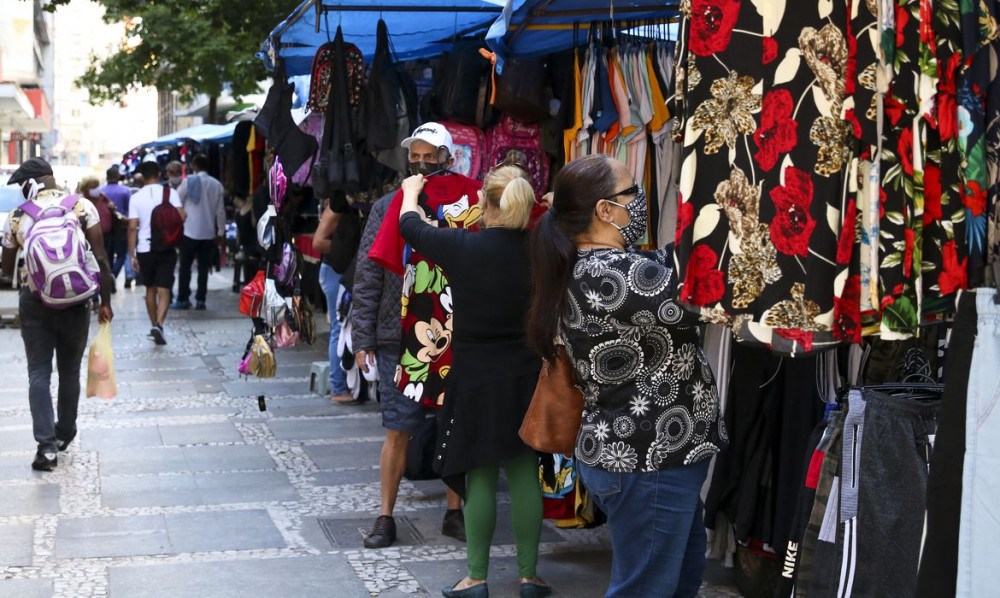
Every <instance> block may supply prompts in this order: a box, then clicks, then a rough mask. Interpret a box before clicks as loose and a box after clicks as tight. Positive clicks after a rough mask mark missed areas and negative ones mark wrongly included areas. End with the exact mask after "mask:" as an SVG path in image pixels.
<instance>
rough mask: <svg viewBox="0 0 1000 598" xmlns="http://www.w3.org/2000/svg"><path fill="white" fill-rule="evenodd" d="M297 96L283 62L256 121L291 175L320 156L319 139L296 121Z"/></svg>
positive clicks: (275, 74)
mask: <svg viewBox="0 0 1000 598" xmlns="http://www.w3.org/2000/svg"><path fill="white" fill-rule="evenodd" d="M293 95H295V85H293V84H291V83H289V82H288V79H287V77H286V76H285V68H284V65H283V63H281V62H279V63H278V64H277V66H276V68H275V71H274V84H273V85H271V89H269V90H268V92H267V99H266V100H265V101H264V106H263V107H262V108H261V109H260V112H259V113H258V114H257V118H255V119H254V121H253V122H254V126H255V127H256V128H257V129H258V130H259V131H260V132H261V133H263V134H264V135H265V136H266V137H267V141H268V143H269V144H270V145H271V147H273V148H274V151H275V153H276V154H277V155H278V157H279V158H281V163H282V164H283V165H284V168H285V171H286V172H289V173H295V172H297V171H298V170H299V168H300V167H301V166H302V165H303V164H305V163H306V162H308V161H311V160H312V159H313V157H314V156H315V155H316V140H315V139H314V138H313V137H312V136H310V135H307V134H306V133H303V132H302V131H300V130H299V128H298V126H297V125H296V124H295V120H294V119H293V118H292V96H293ZM248 149H249V148H248ZM262 149H263V148H262ZM252 188H254V189H256V187H252Z"/></svg>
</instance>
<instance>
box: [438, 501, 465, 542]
mask: <svg viewBox="0 0 1000 598" xmlns="http://www.w3.org/2000/svg"><path fill="white" fill-rule="evenodd" d="M441 534H442V535H445V536H448V537H449V538H455V539H456V540H458V541H459V542H465V515H463V514H462V510H461V509H455V510H451V509H449V510H448V511H446V512H445V514H444V521H443V522H442V523H441Z"/></svg>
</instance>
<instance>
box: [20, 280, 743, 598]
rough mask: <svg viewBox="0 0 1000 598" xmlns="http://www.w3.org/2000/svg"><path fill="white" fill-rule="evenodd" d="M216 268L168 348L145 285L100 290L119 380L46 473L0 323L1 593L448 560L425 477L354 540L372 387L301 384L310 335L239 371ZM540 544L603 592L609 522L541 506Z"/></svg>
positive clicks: (433, 586)
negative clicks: (199, 303)
mask: <svg viewBox="0 0 1000 598" xmlns="http://www.w3.org/2000/svg"><path fill="white" fill-rule="evenodd" d="M230 284H231V276H230V273H229V272H228V271H225V270H224V271H223V272H222V273H220V274H213V276H212V279H211V285H212V289H213V290H212V291H211V292H210V295H209V298H208V305H209V310H208V311H205V312H196V311H189V312H172V313H171V314H170V317H169V318H168V321H167V325H166V335H167V341H168V344H167V345H166V346H164V347H156V346H154V345H153V343H152V341H151V340H150V339H148V338H146V334H147V332H148V329H149V326H148V321H147V319H146V315H145V306H144V304H143V302H142V294H143V292H142V290H141V289H137V290H122V291H119V293H118V294H117V295H115V296H114V308H115V312H116V317H115V321H114V324H113V330H114V346H115V356H116V360H117V361H116V369H117V372H118V380H119V396H118V398H116V399H113V400H100V399H81V405H80V417H79V428H80V434H79V436H78V437H77V440H76V441H75V442H74V443H73V445H72V446H71V447H70V449H69V451H68V452H66V453H63V454H60V456H59V467H58V469H57V470H56V471H55V472H53V473H50V474H42V473H36V472H32V471H31V469H30V467H29V464H30V462H31V459H32V456H33V454H34V441H33V439H32V434H31V418H30V414H29V411H28V406H27V374H26V368H25V360H24V351H23V347H22V344H21V339H20V336H19V331H17V330H11V329H0V363H3V364H4V367H3V368H0V596H11V597H18V598H22V597H24V598H26V597H35V596H39V597H41V596H44V597H49V596H56V597H60V598H61V597H66V598H69V597H73V598H78V597H91V596H108V595H111V596H114V597H115V598H118V597H121V598H126V597H145V596H168V597H170V598H187V597H195V596H197V597H199V598H200V597H209V598H214V597H221V596H234V597H235V596H240V597H243V596H254V597H266V596H288V597H296V598H298V597H313V596H332V597H341V596H344V597H355V596H357V597H365V596H387V597H388V596H401V595H431V596H439V595H440V589H441V588H442V587H445V586H447V585H449V584H451V583H453V582H455V581H457V580H458V579H460V578H461V577H462V576H463V572H464V557H465V553H464V546H463V545H461V544H457V543H456V542H455V541H454V540H451V539H450V538H444V537H442V536H441V535H440V525H441V518H442V516H443V514H444V510H445V495H444V487H443V486H442V485H441V483H440V482H417V483H411V482H408V481H405V480H404V482H403V485H402V488H401V490H400V500H399V505H398V507H397V513H396V514H397V523H398V525H399V528H400V534H401V541H400V542H398V543H397V545H396V546H394V547H392V548H390V549H386V550H380V551H369V550H364V549H363V548H362V547H361V541H362V539H363V533H364V530H365V529H366V528H368V527H369V526H370V525H371V523H372V521H373V519H374V515H375V514H377V510H378V504H379V488H378V452H379V449H380V447H381V439H382V428H381V423H380V419H379V414H378V411H377V406H376V405H374V404H369V405H365V406H339V405H331V404H330V403H329V401H328V400H327V399H326V398H325V397H320V396H317V395H312V394H310V393H309V370H310V365H311V363H312V362H313V361H320V360H324V359H325V348H326V337H325V336H324V337H322V338H320V340H319V341H318V342H317V343H316V344H315V345H314V346H312V347H307V346H303V347H300V348H298V349H283V350H279V351H278V352H277V360H278V377H277V378H275V379H272V380H267V381H258V380H255V379H252V380H242V379H240V378H239V376H238V375H237V372H236V364H237V361H238V360H239V357H240V356H241V354H242V351H243V348H244V346H245V344H246V342H247V340H248V338H249V322H248V321H247V320H246V319H245V318H243V317H242V316H241V315H240V314H239V313H238V311H237V308H236V306H237V300H238V296H237V295H236V294H234V293H231V292H230V291H229V285H230ZM13 304H15V302H14V295H13V293H12V292H11V291H3V292H0V307H4V306H7V305H13ZM322 317H323V316H322V314H319V315H318V316H317V322H318V323H319V328H323V323H322V321H321V318H322ZM95 321H96V320H95ZM92 336H93V330H92ZM85 369H86V368H85V367H84V370H85ZM84 376H85V373H84ZM258 395H263V396H264V397H265V401H266V405H267V410H266V411H263V412H261V411H259V410H258V401H257V397H258ZM503 502H504V503H506V502H507V501H506V499H504V501H503ZM507 511H508V509H507V508H506V504H504V505H502V506H501V518H500V522H499V525H498V529H497V535H496V537H495V539H494V544H495V547H494V549H493V559H492V563H491V574H490V588H491V590H492V593H493V595H494V596H498V597H501V598H503V597H506V596H517V577H516V575H517V568H516V564H515V561H514V554H515V551H514V546H513V534H512V532H511V531H510V527H509V518H508V517H507ZM541 549H542V550H541V552H542V558H541V563H540V566H539V573H540V575H542V576H543V577H545V578H546V579H547V580H548V581H550V582H551V583H552V584H553V586H554V587H555V588H556V591H557V594H556V595H557V596H574V597H576V596H580V597H588V596H600V595H601V593H602V590H603V588H604V587H605V586H606V583H607V578H608V569H609V563H610V552H609V542H608V539H607V532H606V529H604V528H600V529H596V530H558V529H556V528H554V527H551V526H549V525H548V524H546V527H545V529H544V531H543V535H542V547H541ZM709 577H710V578H712V579H713V581H715V582H716V583H717V584H718V585H712V586H709V585H706V587H705V589H704V591H703V593H702V595H703V596H709V597H714V596H737V595H738V594H737V593H736V592H735V591H734V590H733V589H732V588H731V587H728V583H729V582H730V576H729V574H728V573H727V572H722V571H721V570H718V569H716V568H714V567H712V568H711V570H710V573H709Z"/></svg>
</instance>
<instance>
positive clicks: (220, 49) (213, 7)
mask: <svg viewBox="0 0 1000 598" xmlns="http://www.w3.org/2000/svg"><path fill="white" fill-rule="evenodd" d="M70 1H71V0H47V2H46V5H45V7H46V9H50V10H58V7H59V6H60V5H63V4H67V3H69V2H70ZM96 1H97V2H99V3H100V4H102V5H104V7H105V9H106V13H105V16H104V19H105V21H107V22H109V23H115V22H124V23H125V35H124V37H123V38H122V40H121V42H120V44H119V47H118V49H117V51H116V52H115V53H113V54H111V55H110V56H108V57H106V58H97V57H94V56H92V57H91V63H90V66H89V68H88V69H87V70H86V71H85V72H84V74H83V75H82V76H81V77H80V78H79V79H78V80H77V85H79V86H80V87H82V88H84V89H86V90H88V92H89V94H90V101H91V102H93V103H100V102H105V101H115V102H120V101H121V100H122V99H123V98H124V96H125V95H126V94H127V93H128V92H129V91H131V90H134V89H138V88H140V87H145V86H150V87H156V88H157V89H159V90H161V91H172V92H177V93H178V94H179V96H180V99H181V100H182V101H190V100H191V99H193V98H194V96H195V95H197V94H206V95H208V96H209V97H212V98H215V97H218V96H220V95H221V94H222V92H223V91H224V90H225V91H229V93H231V94H232V95H233V96H234V97H239V96H242V95H246V94H249V93H253V92H254V91H256V89H257V84H258V83H259V82H260V81H262V80H263V79H264V78H265V77H266V76H267V73H266V71H265V69H264V67H263V65H262V64H261V62H260V60H258V59H257V58H256V56H255V54H256V52H257V50H258V49H259V48H260V43H261V42H262V41H263V40H264V38H265V37H266V36H267V34H268V33H269V32H270V31H271V29H272V28H274V26H275V25H277V24H278V23H279V22H280V21H281V20H282V19H284V18H285V17H286V16H288V14H289V12H291V11H292V10H293V9H294V8H295V7H296V6H297V5H298V4H299V0H96Z"/></svg>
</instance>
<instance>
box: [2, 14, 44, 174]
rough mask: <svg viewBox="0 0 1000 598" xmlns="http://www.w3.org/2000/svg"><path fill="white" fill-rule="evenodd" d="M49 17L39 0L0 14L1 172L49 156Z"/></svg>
mask: <svg viewBox="0 0 1000 598" xmlns="http://www.w3.org/2000/svg"><path fill="white" fill-rule="evenodd" d="M52 21H53V17H52V15H51V14H49V13H47V12H45V11H43V10H42V4H41V0H33V1H31V2H4V3H3V10H2V11H0V168H3V169H5V170H9V169H10V167H11V166H12V165H17V164H20V163H21V162H22V161H24V160H26V159H28V158H31V157H34V156H44V157H48V154H49V150H50V148H51V146H52V143H53V136H52V110H53V101H52V100H53V86H54V82H55V79H54V68H53V61H54V49H53V47H52V37H53V22H52Z"/></svg>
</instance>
